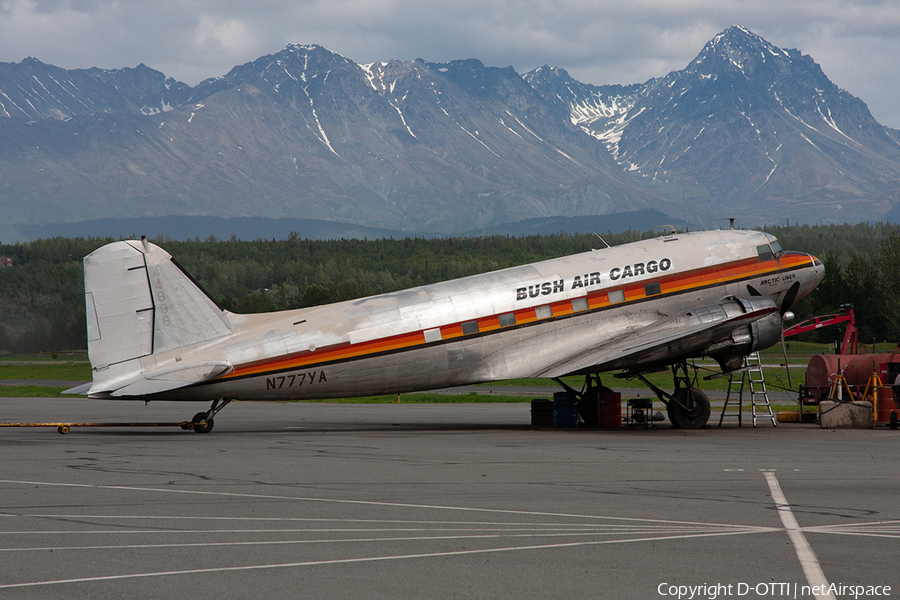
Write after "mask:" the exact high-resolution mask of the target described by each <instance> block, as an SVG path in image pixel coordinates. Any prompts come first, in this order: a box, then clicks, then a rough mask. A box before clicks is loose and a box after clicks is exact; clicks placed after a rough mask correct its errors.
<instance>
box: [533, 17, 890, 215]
mask: <svg viewBox="0 0 900 600" xmlns="http://www.w3.org/2000/svg"><path fill="white" fill-rule="evenodd" d="M525 77H526V80H528V81H529V82H531V83H532V85H533V86H534V87H535V89H537V90H539V91H540V92H541V94H542V95H543V96H544V97H545V99H548V101H549V100H550V99H562V101H563V102H564V104H565V107H566V110H567V111H568V114H569V118H570V119H571V122H572V123H573V124H575V125H577V126H579V127H581V129H582V130H583V131H585V132H586V133H588V134H590V135H592V136H594V137H595V138H596V139H598V140H600V141H601V142H603V144H604V145H605V147H606V148H607V150H608V151H609V153H610V154H611V155H612V156H613V157H614V159H615V160H616V162H617V164H618V165H619V166H620V167H621V168H622V169H624V170H627V171H630V172H633V173H639V174H640V175H641V176H642V177H643V178H644V179H645V180H647V181H648V182H653V183H654V184H657V185H661V186H663V187H664V188H665V189H666V190H667V191H668V194H667V195H668V196H669V197H670V198H680V199H682V200H689V201H690V202H692V203H696V202H700V203H702V204H703V205H706V206H707V207H709V208H710V209H713V210H715V209H718V210H725V211H728V212H729V214H734V215H739V216H743V217H745V218H746V217H751V221H756V222H775V221H779V220H783V219H784V218H785V217H790V218H791V220H793V221H795V222H811V221H819V222H829V221H835V222H843V221H851V222H857V221H860V220H865V219H878V218H882V217H884V216H886V215H888V214H889V213H890V211H891V209H892V207H894V206H896V204H897V201H898V200H900V195H898V193H897V182H898V180H900V143H898V139H900V138H898V136H897V132H896V131H893V130H890V129H888V128H885V127H883V126H882V125H880V124H879V123H877V122H876V121H875V120H874V118H872V116H871V114H870V113H869V111H868V108H867V107H866V105H865V104H864V103H863V102H862V101H861V100H859V99H858V98H855V97H853V96H852V95H850V94H849V93H848V92H846V91H844V90H841V89H839V88H838V87H837V86H836V85H834V84H833V83H832V82H831V81H829V80H828V78H827V77H826V76H825V74H824V73H823V72H822V70H821V68H820V67H819V66H818V65H817V64H816V63H815V62H814V61H813V60H812V58H810V57H809V56H805V55H802V54H800V53H799V52H798V51H797V50H783V49H780V48H777V47H775V46H773V45H772V44H770V43H768V42H766V41H765V40H764V39H762V38H760V37H759V36H757V35H755V34H753V33H752V32H750V31H747V30H746V29H743V28H741V27H732V28H730V29H728V30H727V31H725V32H723V33H721V34H719V35H717V36H716V37H715V38H713V39H712V40H711V41H710V42H709V43H707V45H706V46H705V47H704V49H703V51H702V52H701V53H700V54H699V55H698V56H697V57H696V58H695V59H694V60H693V61H692V62H691V63H690V64H689V65H688V66H687V68H685V69H684V70H682V71H676V72H672V73H669V74H668V75H666V76H665V77H662V78H659V79H653V80H650V81H648V82H646V83H644V84H642V85H636V86H629V87H621V86H603V87H596V86H586V85H584V84H579V83H577V82H575V81H573V80H572V78H571V77H569V76H568V74H566V73H565V72H564V71H562V70H559V69H550V68H548V67H544V68H541V69H537V70H535V71H532V72H531V73H528V74H527V75H526V76H525ZM895 211H896V209H895ZM898 216H900V214H898Z"/></svg>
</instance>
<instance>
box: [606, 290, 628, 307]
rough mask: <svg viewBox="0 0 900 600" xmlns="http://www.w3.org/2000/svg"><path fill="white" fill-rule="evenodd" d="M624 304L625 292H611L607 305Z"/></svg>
mask: <svg viewBox="0 0 900 600" xmlns="http://www.w3.org/2000/svg"><path fill="white" fill-rule="evenodd" d="M618 302H625V290H613V291H611V292H610V293H609V303H610V304H616V303H618Z"/></svg>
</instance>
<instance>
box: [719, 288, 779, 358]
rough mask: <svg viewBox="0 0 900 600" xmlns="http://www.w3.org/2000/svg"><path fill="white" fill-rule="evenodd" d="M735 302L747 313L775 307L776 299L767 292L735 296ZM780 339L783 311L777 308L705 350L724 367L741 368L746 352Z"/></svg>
mask: <svg viewBox="0 0 900 600" xmlns="http://www.w3.org/2000/svg"><path fill="white" fill-rule="evenodd" d="M734 305H737V307H739V310H742V311H743V312H744V313H752V312H756V311H765V310H771V309H772V308H773V307H775V303H774V302H772V301H771V300H770V299H769V298H766V297H764V296H754V297H752V298H735V302H734V303H733V304H732V306H734ZM780 339H781V315H780V314H779V313H778V311H773V312H770V313H769V314H767V315H765V316H763V317H762V318H760V319H757V320H755V321H753V322H752V323H750V324H749V325H742V326H741V327H738V328H736V329H735V330H734V331H732V332H731V338H730V339H726V340H722V341H720V342H717V343H715V344H713V345H711V346H709V347H708V348H707V349H706V350H705V351H704V354H706V355H708V356H711V357H712V358H714V359H715V360H716V362H718V363H719V367H721V369H722V371H724V372H727V371H734V370H735V369H739V368H741V366H742V365H743V362H744V357H745V356H747V355H748V354H751V353H753V352H756V351H757V350H763V349H765V348H768V347H769V346H773V345H775V344H776V343H777V342H778V340H780Z"/></svg>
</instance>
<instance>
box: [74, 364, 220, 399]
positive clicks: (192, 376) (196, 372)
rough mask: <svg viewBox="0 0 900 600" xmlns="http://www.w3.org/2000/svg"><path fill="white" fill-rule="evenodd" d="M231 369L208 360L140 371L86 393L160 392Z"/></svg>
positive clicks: (138, 394)
mask: <svg viewBox="0 0 900 600" xmlns="http://www.w3.org/2000/svg"><path fill="white" fill-rule="evenodd" d="M233 368H234V367H233V366H232V364H231V363H229V362H226V361H208V362H196V363H188V364H184V365H176V366H174V367H169V368H166V369H156V370H153V371H141V372H140V373H138V374H137V376H135V377H132V378H130V379H127V380H124V381H119V382H117V383H116V384H115V385H114V386H109V385H107V386H101V385H97V384H94V386H93V387H92V388H91V389H90V391H89V392H88V395H89V396H90V397H95V396H97V395H101V394H102V395H104V396H105V395H107V394H108V395H110V396H113V397H115V398H118V397H124V396H144V395H147V394H159V393H161V392H168V391H169V390H176V389H178V388H182V387H186V386H189V385H192V384H195V383H203V382H204V381H209V380H210V379H214V378H216V377H218V376H220V375H224V374H226V373H230V372H231V370H232V369H233ZM73 389H79V388H73Z"/></svg>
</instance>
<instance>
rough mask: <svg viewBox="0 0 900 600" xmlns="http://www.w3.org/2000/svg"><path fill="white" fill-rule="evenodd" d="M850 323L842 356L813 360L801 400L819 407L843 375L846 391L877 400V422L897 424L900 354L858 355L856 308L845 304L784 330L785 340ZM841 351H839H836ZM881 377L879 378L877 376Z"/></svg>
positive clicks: (843, 340)
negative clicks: (895, 386)
mask: <svg viewBox="0 0 900 600" xmlns="http://www.w3.org/2000/svg"><path fill="white" fill-rule="evenodd" d="M840 323H847V327H846V329H845V330H844V337H843V339H842V341H841V347H840V353H838V354H817V355H815V356H813V357H812V358H811V359H810V360H809V365H807V368H806V385H803V386H800V401H801V402H802V403H803V404H806V405H814V404H818V403H819V401H820V400H824V399H827V398H828V397H829V396H830V394H831V390H832V387H834V384H835V379H836V375H837V374H839V373H841V374H843V379H844V383H846V387H845V388H844V389H847V390H849V392H850V394H851V395H852V398H844V400H863V399H871V398H873V397H874V398H875V399H876V402H875V405H876V406H875V415H874V416H875V420H876V421H877V422H881V423H888V422H890V423H891V424H892V426H893V424H894V423H896V421H895V419H896V417H894V418H893V419H892V418H891V414H892V413H893V414H896V413H895V411H896V410H897V406H896V405H895V402H894V394H893V392H892V391H891V385H892V384H893V383H894V380H895V379H896V378H897V376H898V375H900V352H898V349H897V348H895V349H894V352H890V353H881V354H857V333H858V332H857V329H856V317H855V316H854V314H853V306H852V305H849V304H844V305H841V308H840V312H838V313H836V314H831V315H824V316H821V317H813V318H810V319H807V320H806V321H803V322H802V323H799V324H797V325H794V326H793V327H790V328H788V329H785V331H784V337H789V336H792V335H797V334H798V333H804V332H807V331H813V330H816V329H820V328H822V327H827V326H829V325H839V324H840ZM835 350H837V348H835ZM876 375H877V379H876V377H875V376H876Z"/></svg>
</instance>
